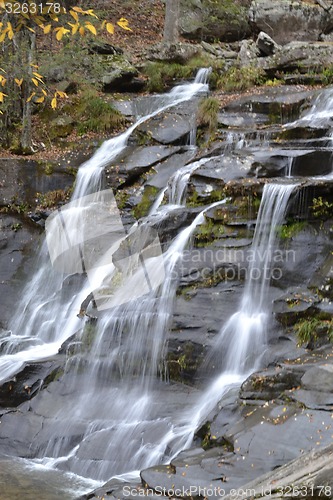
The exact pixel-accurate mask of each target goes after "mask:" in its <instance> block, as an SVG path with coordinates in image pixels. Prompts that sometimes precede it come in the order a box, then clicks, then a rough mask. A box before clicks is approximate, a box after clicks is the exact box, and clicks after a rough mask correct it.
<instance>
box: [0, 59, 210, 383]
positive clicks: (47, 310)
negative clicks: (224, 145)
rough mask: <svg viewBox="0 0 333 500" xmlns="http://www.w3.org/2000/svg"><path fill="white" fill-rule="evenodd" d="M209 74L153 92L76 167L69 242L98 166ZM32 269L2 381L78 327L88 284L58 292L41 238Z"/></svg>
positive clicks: (203, 85)
mask: <svg viewBox="0 0 333 500" xmlns="http://www.w3.org/2000/svg"><path fill="white" fill-rule="evenodd" d="M209 73H210V69H202V70H200V71H199V72H198V75H197V77H196V79H195V81H194V82H193V83H190V84H184V85H180V86H178V87H175V88H174V89H172V90H171V92H169V93H168V94H165V95H161V96H159V100H158V101H157V102H158V107H157V109H155V110H154V111H152V112H151V113H150V114H149V115H147V116H144V117H141V118H140V119H139V120H138V121H137V122H136V123H134V124H133V125H132V126H131V127H130V128H129V129H128V130H127V131H126V132H124V133H123V134H121V135H120V136H118V137H114V138H112V139H110V140H108V141H105V142H104V143H103V144H102V146H101V147H100V148H99V149H98V150H97V151H96V153H95V154H94V155H93V156H92V157H91V158H90V159H89V160H88V161H87V162H85V163H84V164H83V165H82V166H81V167H80V169H79V171H78V175H77V179H76V183H75V191H74V193H73V198H72V199H73V200H77V205H76V210H75V211H74V213H73V219H72V220H71V214H70V213H68V214H67V217H68V218H67V220H66V222H67V227H68V229H69V230H70V231H71V232H72V233H71V235H70V240H71V241H76V240H77V239H79V240H81V238H82V235H81V231H80V229H81V224H80V223H79V222H78V221H79V219H80V216H81V214H80V211H79V213H78V210H79V209H80V200H81V199H84V197H85V196H87V195H90V194H91V193H95V192H98V191H99V190H100V189H101V186H102V173H103V169H104V167H105V166H106V165H108V164H110V163H112V161H114V160H115V158H116V157H118V156H119V154H120V153H121V152H122V151H124V149H125V148H126V145H127V141H128V139H129V137H130V135H131V133H132V132H133V131H134V130H135V128H137V127H138V126H139V125H140V124H141V123H143V122H145V121H147V120H149V119H150V118H152V117H154V116H156V115H157V114H159V113H161V112H163V111H165V110H166V109H169V108H171V107H173V106H176V105H177V104H180V103H181V102H185V101H188V100H190V99H191V98H192V97H194V96H195V95H197V94H200V93H202V92H207V91H208V85H207V78H208V75H209ZM97 197H98V195H97ZM82 208H86V207H85V206H84V207H82ZM77 209H78V210H77ZM36 269H37V271H36V273H35V274H34V276H33V277H32V280H31V282H30V283H28V285H27V286H26V287H25V289H24V291H23V294H22V296H23V300H22V303H21V304H20V305H19V307H18V310H17V311H16V314H15V315H14V317H15V319H14V320H13V322H12V324H11V325H10V330H11V332H13V334H12V335H9V336H8V337H6V338H3V339H2V340H1V343H2V345H4V346H6V347H5V352H6V353H7V355H4V356H2V357H1V358H0V380H6V379H7V378H8V377H10V376H12V375H13V374H14V373H16V372H18V371H19V370H20V368H21V367H22V366H23V365H24V363H26V362H29V361H32V360H38V359H43V358H45V357H48V356H52V355H54V354H56V353H57V352H58V349H59V348H60V346H61V345H62V343H63V342H64V341H65V340H66V339H67V338H69V337H70V336H71V335H73V334H74V333H75V331H76V330H78V329H79V328H80V326H81V325H80V322H79V321H78V319H77V317H76V315H77V313H78V311H79V309H80V304H81V302H82V301H83V300H84V298H85V297H86V296H87V295H88V293H89V284H88V283H87V282H86V283H85V284H84V285H83V287H80V288H81V290H80V291H79V293H78V294H77V293H76V294H72V295H71V296H70V297H64V293H63V292H61V289H62V286H63V276H62V275H61V274H59V272H57V270H54V269H53V268H52V267H51V266H50V263H49V257H48V252H47V246H46V243H44V245H43V247H42V249H41V252H40V255H39V257H38V261H37V264H36ZM14 351H15V354H13V353H14ZM16 351H17V352H16Z"/></svg>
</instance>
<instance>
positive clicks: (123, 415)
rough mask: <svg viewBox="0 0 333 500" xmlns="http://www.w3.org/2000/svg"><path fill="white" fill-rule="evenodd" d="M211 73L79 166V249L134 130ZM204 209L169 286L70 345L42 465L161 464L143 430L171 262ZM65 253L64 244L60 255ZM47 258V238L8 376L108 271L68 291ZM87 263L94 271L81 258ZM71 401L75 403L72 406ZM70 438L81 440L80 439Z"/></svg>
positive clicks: (7, 362) (99, 469)
mask: <svg viewBox="0 0 333 500" xmlns="http://www.w3.org/2000/svg"><path fill="white" fill-rule="evenodd" d="M208 74H209V70H205V71H200V72H199V73H198V76H197V78H196V80H195V82H194V83H193V84H188V85H182V86H180V87H177V88H175V89H173V90H172V91H171V92H170V93H169V94H168V95H167V96H163V97H162V98H161V101H162V103H161V104H160V106H159V108H158V109H157V110H154V111H153V112H151V113H150V114H149V115H148V116H145V117H142V118H140V119H139V120H138V121H137V122H136V123H135V124H134V125H132V126H131V127H130V128H129V129H128V130H127V131H126V132H125V133H124V134H122V135H121V136H120V137H117V138H114V139H111V140H109V141H106V142H105V143H104V144H103V145H102V147H101V148H100V149H99V150H98V151H97V152H96V153H95V155H94V156H93V157H92V158H91V159H90V160H89V161H87V162H86V163H85V164H84V165H83V166H82V167H81V168H80V170H79V173H78V177H77V182H76V188H75V192H74V195H73V202H71V204H70V205H71V206H70V207H69V208H68V209H67V210H61V212H60V215H59V218H60V221H61V224H60V227H61V225H62V226H63V229H64V232H65V233H66V238H64V240H65V243H66V239H67V240H68V241H70V242H71V243H72V244H73V243H74V245H73V246H74V247H75V246H78V247H80V242H82V234H81V233H82V224H81V222H82V220H83V219H85V218H86V215H85V213H86V210H87V204H86V199H87V196H89V207H88V208H90V207H91V206H92V207H93V206H94V205H95V204H96V203H97V204H98V203H100V202H101V199H100V195H99V190H100V188H101V174H102V171H103V168H104V167H105V166H106V164H108V163H110V162H111V161H113V160H114V159H115V158H116V157H117V156H118V155H119V154H120V153H121V152H122V151H123V150H124V148H125V147H126V144H127V140H128V138H129V136H130V134H131V133H132V132H133V130H134V129H135V128H136V127H137V126H138V125H139V124H140V123H142V122H144V121H146V120H148V119H149V118H151V117H153V116H155V115H157V114H158V113H160V112H161V111H164V110H166V109H168V108H170V107H171V106H174V105H176V104H179V103H180V102H183V101H186V100H189V99H191V97H193V96H194V95H196V94H198V93H200V92H203V91H206V90H208V86H207V84H206V83H205V80H206V78H207V76H208ZM182 190H184V186H183V187H182ZM203 213H204V210H203V212H202V213H201V214H199V215H198V216H197V217H196V219H195V220H194V222H193V223H192V224H191V225H190V226H189V227H188V228H186V229H185V230H184V231H183V232H182V233H181V234H180V235H179V236H178V237H177V238H176V240H175V241H174V243H173V244H172V245H171V246H170V248H169V250H167V252H166V253H165V255H164V256H163V257H164V259H163V260H164V267H165V276H166V279H165V280H164V282H163V285H162V287H161V289H160V290H159V291H156V290H155V291H154V290H153V291H152V293H150V294H148V295H147V296H145V297H144V298H143V299H142V297H141V300H135V299H134V300H132V301H128V300H127V301H125V303H124V302H122V301H120V305H119V306H115V307H113V308H112V312H111V313H110V314H108V313H105V314H104V315H103V314H102V315H101V317H100V318H99V321H98V323H97V325H96V326H94V325H93V324H88V326H86V328H85V331H84V332H83V334H82V339H81V342H79V349H75V346H74V347H71V349H72V350H73V351H72V352H74V355H73V356H72V357H70V358H69V359H68V363H67V373H68V376H67V378H66V394H69V395H70V403H69V401H68V402H67V403H66V401H65V400H66V398H65V400H64V407H62V408H61V409H60V410H59V411H57V410H56V409H54V410H53V411H52V418H50V419H47V420H46V421H45V425H44V428H43V436H42V437H41V439H40V441H39V442H38V443H37V442H35V443H34V448H35V449H36V450H37V456H39V457H40V459H39V461H41V463H43V464H47V465H49V466H50V465H51V466H58V467H59V468H64V469H66V470H68V469H70V470H71V471H73V472H77V473H79V474H81V475H85V476H88V477H93V478H98V479H101V480H104V479H107V478H108V477H110V475H112V474H117V473H123V472H126V471H128V470H131V469H138V468H140V467H143V466H147V465H149V464H150V463H153V462H152V461H153V460H154V459H155V454H154V453H152V452H151V451H152V450H151V448H152V447H153V445H152V444H150V443H148V442H147V443H146V445H143V444H142V433H143V429H144V428H149V429H151V427H154V426H159V425H160V424H157V423H156V420H154V416H156V415H155V413H156V414H158V411H156V412H154V411H152V404H151V400H152V397H153V394H154V386H155V385H156V381H155V379H156V374H157V372H158V369H159V362H160V360H161V356H162V353H163V346H164V343H165V334H166V332H167V326H168V322H169V319H170V312H171V310H172V302H173V297H174V295H175V290H174V287H175V280H174V275H173V270H174V269H175V267H176V264H177V262H178V261H179V259H180V257H181V255H182V251H183V249H184V246H185V245H186V243H187V241H188V238H189V236H190V235H191V233H192V232H193V230H194V229H195V227H196V225H197V224H199V223H201V222H202V221H203ZM142 226H143V225H142ZM142 226H141V227H142ZM52 231H53V233H52ZM57 231H58V233H57ZM51 235H52V238H53V240H54V239H56V240H57V235H58V236H59V235H60V233H59V229H58V228H57V226H56V225H55V226H54V227H53V226H51ZM52 238H51V243H52ZM60 239H61V238H60ZM118 240H119V241H118V244H119V247H120V245H121V242H123V241H124V240H126V238H124V236H123V235H121V236H119V239H118ZM68 241H67V243H68ZM65 246H66V245H65ZM58 250H59V249H58ZM62 251H63V249H60V254H61V253H62ZM68 255H69V254H68ZM47 257H48V256H47V248H46V244H44V245H43V248H42V251H41V256H40V257H39V263H38V265H39V268H40V270H39V271H38V272H37V273H36V274H35V276H34V277H33V280H32V282H31V283H30V284H29V286H28V287H27V288H26V289H25V290H24V292H23V296H24V300H25V303H24V304H22V305H21V306H20V307H21V311H20V313H19V314H17V316H16V319H15V321H13V323H12V325H11V330H12V331H13V332H15V334H12V335H10V336H8V337H7V338H5V339H2V342H3V345H4V346H6V351H5V354H4V355H3V356H2V358H0V377H1V379H2V380H4V379H8V378H9V377H10V376H12V375H14V374H15V373H17V372H18V371H19V370H20V369H21V368H22V367H23V366H24V365H25V364H26V363H29V362H31V361H35V360H39V359H43V358H47V357H50V356H52V355H54V354H56V353H57V352H58V350H59V348H60V346H61V345H62V344H63V342H64V341H65V340H66V339H68V338H69V337H71V336H72V335H73V334H74V333H75V332H77V331H78V330H80V328H81V324H80V320H79V319H78V318H77V313H78V311H79V310H80V307H81V304H82V302H83V301H84V299H85V298H86V297H87V295H89V294H90V292H91V286H92V285H91V281H92V282H93V283H94V279H95V278H96V275H98V274H100V273H101V272H102V273H103V272H104V271H103V270H102V271H100V270H97V271H96V272H92V273H90V276H89V278H92V279H90V282H88V280H86V279H85V278H84V277H82V276H81V277H80V276H79V277H78V276H77V275H74V276H70V277H68V278H66V279H67V281H68V283H69V284H70V285H71V288H70V290H69V291H68V293H67V294H66V293H65V290H64V287H63V275H61V274H60V273H59V272H57V270H56V269H53V268H51V267H50V265H49V263H48V258H47ZM65 260H66V259H65ZM151 260H153V259H151ZM153 264H154V260H153ZM82 266H83V265H82ZM65 267H66V264H65ZM106 267H107V270H106V271H105V272H106V276H104V278H106V277H107V278H110V279H111V281H112V279H113V278H114V277H115V273H116V271H115V269H114V266H113V267H112V266H111V268H112V269H111V270H110V266H106ZM97 268H98V266H97ZM101 268H103V266H101ZM83 270H87V269H85V267H84V266H83ZM75 271H76V269H75ZM158 272H161V270H160V269H158ZM131 280H132V281H131ZM131 280H130V282H129V284H128V285H127V284H126V282H125V284H123V285H122V288H123V290H125V291H126V289H127V292H129V293H128V296H131V292H132V290H131V286H132V284H133V277H131ZM76 281H78V283H76ZM96 282H97V283H102V282H103V276H102V278H101V276H98V279H96ZM94 284H95V283H94ZM73 297H74V298H73ZM27 318H28V320H27ZM89 328H90V331H88V333H87V330H89ZM93 329H94V330H95V331H94V332H93V333H92V332H91V330H93ZM89 335H90V338H88V337H89ZM91 337H94V339H95V340H93V339H92V338H91ZM87 345H88V348H89V351H90V354H89V356H87V352H86V350H87V349H86V348H87ZM85 349H86V350H85ZM106 352H108V355H107V356H106V354H105V353H106ZM111 381H112V383H111ZM134 381H135V383H134ZM110 384H111V386H110ZM47 398H48V396H46V399H47ZM52 399H53V397H52V395H51V396H49V404H50V407H52ZM43 404H45V401H44V403H43ZM67 405H68V406H67ZM66 407H67V411H66V410H64V408H66ZM161 425H162V427H163V426H164V427H165V429H167V428H168V427H170V424H169V423H168V422H167V421H165V422H163V421H162V424H161ZM160 434H161V432H160V433H159V435H160ZM162 434H165V431H164V432H162ZM72 436H77V438H76V439H74V441H73V437H72ZM125 436H126V439H127V440H128V439H129V436H132V439H129V441H131V442H132V445H128V446H127V447H126V450H124V451H123V452H122V453H120V449H121V443H122V441H123V439H124V437H125ZM157 439H158V437H157ZM75 441H76V443H75ZM108 443H110V445H109V444H108ZM140 443H141V444H140ZM87 450H89V453H88V451H87ZM112 456H114V458H111V457H112Z"/></svg>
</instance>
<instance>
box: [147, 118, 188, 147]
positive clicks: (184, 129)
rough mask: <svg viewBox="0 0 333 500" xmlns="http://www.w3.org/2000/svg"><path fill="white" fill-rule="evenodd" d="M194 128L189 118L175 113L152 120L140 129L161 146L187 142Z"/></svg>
mask: <svg viewBox="0 0 333 500" xmlns="http://www.w3.org/2000/svg"><path fill="white" fill-rule="evenodd" d="M192 128H193V124H192V123H191V120H190V119H189V118H188V117H185V116H183V115H180V114H175V113H172V114H169V113H166V114H164V115H162V116H158V117H156V118H152V119H151V120H149V121H148V122H145V123H143V124H142V125H140V126H139V127H138V129H139V130H142V131H143V132H146V133H147V134H149V135H150V136H151V137H152V138H153V139H154V140H155V141H157V142H159V143H161V144H173V143H175V142H179V141H181V140H185V138H186V137H187V136H188V135H189V133H190V131H191V130H192Z"/></svg>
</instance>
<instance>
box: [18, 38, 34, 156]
mask: <svg viewBox="0 0 333 500" xmlns="http://www.w3.org/2000/svg"><path fill="white" fill-rule="evenodd" d="M28 37H29V42H28V58H27V59H28V75H27V76H28V78H27V80H26V84H25V89H24V92H23V115H22V133H21V148H22V152H23V153H26V154H28V153H31V152H32V151H33V148H32V124H31V116H32V103H31V101H29V102H27V99H28V97H29V96H30V95H31V92H32V89H31V79H32V77H33V74H32V72H33V66H32V64H33V62H34V54H35V49H36V35H35V33H28Z"/></svg>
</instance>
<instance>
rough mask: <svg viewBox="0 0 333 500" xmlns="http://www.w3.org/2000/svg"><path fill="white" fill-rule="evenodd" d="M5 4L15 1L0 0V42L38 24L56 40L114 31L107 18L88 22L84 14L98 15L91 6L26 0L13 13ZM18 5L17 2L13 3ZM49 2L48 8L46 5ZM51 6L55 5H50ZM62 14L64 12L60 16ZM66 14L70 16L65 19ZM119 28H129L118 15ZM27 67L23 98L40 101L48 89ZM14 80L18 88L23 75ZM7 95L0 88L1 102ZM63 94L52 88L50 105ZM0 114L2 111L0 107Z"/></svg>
mask: <svg viewBox="0 0 333 500" xmlns="http://www.w3.org/2000/svg"><path fill="white" fill-rule="evenodd" d="M8 5H16V3H15V1H14V0H7V1H6V2H5V1H4V0H0V14H1V13H2V11H5V14H7V15H6V16H4V18H3V19H6V21H4V22H0V44H1V43H5V42H6V40H10V41H12V40H13V39H14V38H15V35H16V34H17V33H19V32H21V31H22V30H29V31H30V32H33V33H35V28H36V27H39V28H40V29H41V30H42V32H43V34H44V35H48V34H50V33H54V34H55V37H56V39H57V40H58V41H61V40H62V39H63V38H64V37H66V36H74V35H76V34H77V33H78V34H79V35H80V36H85V35H86V34H88V33H91V34H92V35H94V36H96V35H97V29H102V30H104V29H105V30H106V31H107V32H108V33H110V34H113V33H114V31H115V25H114V24H113V23H111V22H109V21H106V20H104V21H103V22H102V23H101V24H100V25H99V26H98V25H97V21H95V22H94V24H93V23H92V22H90V21H89V20H87V17H89V16H90V17H93V18H95V19H96V20H98V16H97V15H96V13H95V12H94V11H93V9H88V10H83V9H82V8H81V7H71V8H70V10H69V11H68V12H66V9H65V8H64V7H62V6H61V7H60V3H47V4H46V6H47V7H44V6H43V4H37V3H35V2H32V1H30V0H26V1H25V3H24V5H25V6H26V8H25V9H23V8H22V9H20V10H19V11H15V12H16V13H15V15H14V14H13V15H8V14H9V13H12V12H13V9H10V10H9V11H8ZM17 5H18V6H20V4H19V3H17ZM50 5H51V8H50ZM52 6H59V8H58V7H57V8H56V9H55V8H52ZM64 15H65V16H64ZM69 16H70V19H69ZM116 24H117V25H118V26H119V27H120V28H121V29H123V30H126V31H132V30H131V28H130V27H129V25H128V20H127V19H125V18H124V17H122V18H121V19H119V21H117V23H116ZM31 67H33V68H34V69H35V71H32V72H31V71H30V72H29V76H27V75H26V76H25V81H26V82H27V85H28V88H31V87H32V89H31V93H30V95H29V97H28V98H27V99H26V102H30V101H31V100H32V99H33V102H34V103H43V102H44V101H45V98H46V97H47V95H48V91H47V89H46V86H45V82H44V81H43V76H42V75H40V74H39V73H38V72H37V71H36V69H38V67H37V66H36V65H33V64H31ZM1 71H2V73H5V71H4V70H3V69H2V68H0V89H1V88H4V87H5V84H6V82H7V79H8V78H9V77H8V78H7V76H5V74H1ZM14 82H15V84H16V85H17V87H19V88H20V89H21V88H22V85H23V82H24V79H23V78H14ZM5 97H8V96H7V94H6V93H5V92H3V91H0V104H1V103H3V102H4V98H5ZM65 97H67V95H66V94H65V92H61V91H59V90H56V91H55V92H54V94H53V97H52V99H51V107H52V108H53V109H56V107H57V105H58V99H59V98H60V99H61V98H65ZM0 114H2V111H1V109H0Z"/></svg>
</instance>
